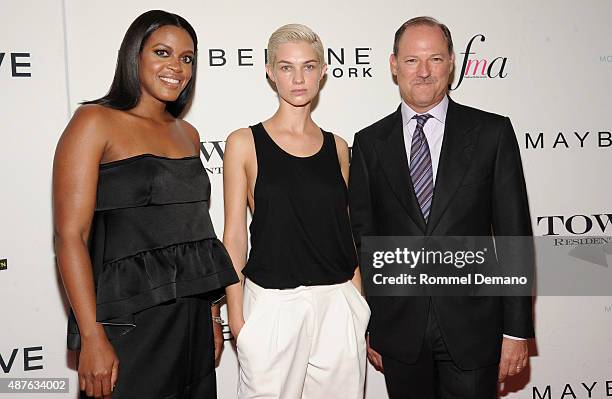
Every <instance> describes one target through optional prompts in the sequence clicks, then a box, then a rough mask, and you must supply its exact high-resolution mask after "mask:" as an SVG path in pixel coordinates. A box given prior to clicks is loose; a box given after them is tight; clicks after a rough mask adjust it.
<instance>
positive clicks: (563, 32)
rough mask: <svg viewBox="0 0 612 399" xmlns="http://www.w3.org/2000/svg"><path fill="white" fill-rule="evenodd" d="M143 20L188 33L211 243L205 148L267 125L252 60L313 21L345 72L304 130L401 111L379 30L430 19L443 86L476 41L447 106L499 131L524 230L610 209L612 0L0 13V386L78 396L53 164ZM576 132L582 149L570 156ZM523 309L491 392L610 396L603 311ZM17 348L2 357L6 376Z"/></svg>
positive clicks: (603, 303)
mask: <svg viewBox="0 0 612 399" xmlns="http://www.w3.org/2000/svg"><path fill="white" fill-rule="evenodd" d="M153 8H160V9H165V10H167V11H171V12H175V13H178V14H180V15H182V16H183V17H185V18H186V19H187V20H189V21H190V22H191V24H192V25H193V26H194V28H195V29H196V31H197V33H198V37H199V40H200V45H199V70H198V83H197V92H196V98H195V101H194V103H193V106H192V107H191V109H190V111H189V113H188V114H187V115H186V119H187V120H189V121H190V122H191V123H192V124H194V125H195V126H196V127H197V128H198V130H199V131H200V135H201V139H202V141H203V154H202V159H203V161H204V163H205V166H206V167H207V168H208V170H209V173H210V177H211V182H212V185H213V193H212V198H213V200H212V208H211V213H212V217H213V220H214V222H215V225H216V230H217V234H218V235H219V236H221V234H222V227H223V211H222V204H223V192H222V174H221V172H222V169H221V166H222V158H221V156H222V151H219V150H222V149H223V148H224V140H225V138H226V137H227V135H228V134H229V133H230V132H231V131H233V130H235V129H237V128H239V127H244V126H248V125H250V124H254V123H257V122H259V121H261V120H263V119H266V118H267V117H269V116H270V115H271V114H272V113H273V112H274V110H275V109H276V105H277V99H276V96H275V93H274V91H273V90H272V89H271V88H270V86H269V85H268V83H267V81H266V79H265V75H264V65H263V64H264V48H265V46H266V43H267V39H268V37H269V35H270V33H271V32H272V31H273V30H274V29H276V28H277V27H278V26H280V25H282V24H285V23H289V22H299V23H304V24H307V25H309V26H311V27H312V28H313V29H314V30H315V31H317V32H318V33H319V34H320V36H321V37H322V39H323V42H324V44H325V46H326V47H328V48H330V49H331V50H332V51H333V52H334V54H336V55H338V57H339V58H341V57H340V55H341V54H342V52H344V60H343V61H344V63H340V62H339V61H338V60H337V59H336V58H335V57H334V56H333V55H332V56H331V60H330V61H331V62H330V66H329V67H330V72H329V74H328V77H327V79H326V82H325V84H324V86H323V88H322V91H321V96H320V100H319V103H318V106H317V108H316V109H315V112H314V117H315V120H316V121H317V122H318V123H319V124H320V125H321V126H322V127H324V128H325V129H327V130H331V131H333V132H335V133H337V134H340V135H342V136H344V137H345V138H346V139H347V141H348V142H349V143H351V142H352V136H353V134H354V133H355V132H356V131H358V130H359V129H361V128H363V127H365V126H367V125H369V124H370V123H372V122H374V121H375V120H377V119H379V118H381V117H382V116H384V115H387V114H388V113H390V112H392V111H393V110H394V109H395V108H396V107H397V105H398V104H399V95H398V90H397V87H396V86H395V85H394V83H393V81H392V79H391V74H390V71H389V66H388V57H389V54H390V52H391V48H392V42H393V34H394V32H395V30H396V29H397V27H398V26H399V25H400V24H401V23H402V22H404V21H405V20H407V19H409V18H411V17H413V16H417V15H431V16H434V17H436V18H438V19H439V20H441V21H442V22H444V23H446V24H447V25H448V26H449V28H450V29H451V32H452V33H453V38H454V42H455V52H456V59H457V61H456V68H457V73H456V78H455V84H457V82H458V80H459V76H460V74H461V69H462V63H463V60H464V56H465V54H462V53H465V52H466V46H467V45H468V42H470V39H472V38H473V37H474V36H476V35H483V36H484V38H485V41H484V42H482V41H480V40H479V38H476V39H475V40H473V42H472V45H471V49H470V51H469V52H470V53H471V54H469V56H468V58H469V59H470V60H471V62H472V68H470V69H469V71H467V76H466V77H464V79H463V80H462V81H461V84H460V85H459V87H458V88H457V89H456V90H454V91H453V92H452V94H451V95H452V97H453V98H454V99H455V100H456V101H458V102H461V103H465V104H468V105H472V106H475V107H478V108H482V109H485V110H488V111H492V112H496V113H500V114H504V115H508V116H509V117H510V118H511V120H512V122H513V124H514V127H515V130H516V134H517V139H518V142H519V145H520V147H521V152H522V156H523V164H524V169H525V175H526V179H527V186H528V192H529V199H530V208H531V213H532V219H533V225H534V230H535V232H536V234H538V235H544V234H547V233H549V231H548V226H547V220H548V219H543V220H541V221H540V222H538V220H539V218H542V217H547V216H560V217H562V218H563V219H564V220H567V219H568V218H570V217H571V216H573V215H585V216H586V217H589V218H591V219H592V220H594V219H593V218H594V217H593V216H592V215H606V214H610V213H612V209H611V203H610V199H609V198H610V194H611V190H610V188H609V184H606V183H608V182H609V172H608V171H609V170H610V167H612V157H610V155H611V153H612V138H611V137H610V132H611V131H612V118H611V117H610V113H609V101H608V100H609V97H610V88H611V87H612V46H611V45H610V37H612V25H610V23H609V16H610V15H612V3H610V2H609V1H608V0H593V1H590V2H588V4H587V5H581V4H578V3H577V2H571V1H568V0H564V1H558V2H555V3H554V6H552V5H550V4H549V3H545V2H532V1H528V0H517V1H514V2H503V1H499V0H495V1H490V2H488V3H483V2H468V3H466V2H454V1H450V0H444V1H436V2H407V1H399V0H387V1H384V2H374V3H373V2H371V1H366V0H352V1H346V0H337V1H335V2H331V3H330V2H326V1H323V0H311V1H310V2H306V3H299V4H288V3H287V2H284V1H279V0H269V1H265V2H252V1H234V2H211V1H202V0H199V1H197V0H184V1H183V2H181V4H180V5H173V6H172V7H170V8H169V7H168V3H167V2H163V1H157V0H155V1H151V0H147V1H144V0H138V1H136V0H130V1H125V0H124V1H117V0H107V1H104V2H83V1H77V0H64V1H61V0H47V1H45V2H40V1H33V0H31V1H22V0H20V1H17V0H2V3H1V4H0V15H1V16H2V22H1V23H0V38H2V40H0V54H2V53H4V54H5V55H4V56H2V55H0V57H2V58H0V59H1V60H2V62H1V63H0V90H1V92H2V100H1V104H2V107H0V120H1V121H2V122H1V126H2V129H1V133H0V134H1V135H2V136H1V141H0V143H1V147H0V148H2V151H0V183H1V184H2V191H1V194H0V198H1V202H0V218H1V219H0V220H1V221H2V226H3V228H2V229H0V262H1V260H2V259H6V265H7V267H6V270H1V267H0V300H1V301H2V306H1V307H0V312H1V317H0V355H1V356H2V360H3V369H1V370H2V371H1V372H0V378H2V377H68V378H70V381H71V392H72V393H70V394H66V395H56V397H61V398H64V397H65V398H74V397H75V392H76V391H75V390H76V372H75V371H74V366H73V365H72V363H73V361H72V360H73V359H72V356H71V355H70V354H68V353H67V352H66V350H65V318H66V313H65V305H64V300H63V295H62V293H61V287H60V285H59V281H58V277H57V273H56V269H55V265H54V258H53V251H52V224H51V212H50V209H51V204H50V184H51V181H50V177H51V163H52V156H53V151H54V147H55V143H56V142H57V139H58V137H59V135H60V134H61V131H62V129H63V127H64V126H65V124H66V123H67V121H68V119H69V117H70V115H71V114H72V113H73V112H74V110H75V109H76V108H77V107H78V103H79V102H81V101H83V100H88V99H93V98H98V97H100V96H102V95H103V94H104V93H105V92H106V90H107V89H108V87H109V85H110V82H111V80H112V76H113V72H114V66H115V62H116V54H117V51H118V48H119V44H120V42H121V39H122V37H123V35H124V33H125V31H126V29H127V27H128V26H129V24H130V23H131V22H132V21H133V20H134V18H135V17H136V16H138V15H139V14H141V13H142V12H144V11H146V10H149V9H153ZM239 51H241V54H242V56H243V58H242V63H243V64H248V63H250V64H253V65H252V66H251V65H239V63H240V61H239ZM211 52H212V54H213V58H211V57H210V54H211ZM221 52H224V53H225V55H224V59H225V64H224V65H222V66H211V64H216V63H220V62H221V61H222V59H221V58H219V57H218V56H219V54H221ZM11 53H21V54H23V53H28V54H29V56H23V55H18V56H14V57H13V58H14V59H15V62H17V63H29V64H30V66H23V65H21V66H17V67H16V72H17V74H19V73H24V72H28V73H30V74H31V76H30V77H26V76H13V75H14V74H13V70H12V65H11V64H12V62H11V61H12V60H11ZM356 54H358V57H356ZM246 57H252V58H246ZM498 57H501V58H498ZM475 60H480V62H481V64H480V65H481V66H482V62H484V61H486V62H487V63H488V66H490V68H491V71H490V74H489V75H490V76H488V75H487V74H486V73H485V74H484V75H481V74H480V68H478V69H479V71H478V73H475V74H474V73H473V69H474V62H475ZM491 64H492V65H491ZM502 64H503V65H504V67H503V69H501V70H500V67H501V66H502ZM485 72H486V71H485ZM353 75H357V76H353ZM474 75H475V76H474ZM500 75H501V76H504V77H501V76H500ZM453 87H454V86H453ZM587 133H588V134H587ZM540 134H541V141H540V142H539V143H541V144H542V147H543V148H540V146H539V143H538V147H537V148H532V147H533V146H529V145H528V143H529V141H528V140H527V135H529V136H530V137H531V138H532V140H533V141H534V142H535V141H536V139H537V138H538V135H540ZM577 135H578V136H580V137H581V138H584V139H583V141H582V145H581V141H580V140H579V139H578V136H577ZM555 141H556V144H555ZM604 218H605V216H604ZM578 219H580V218H578ZM560 220H561V219H560V218H557V219H555V221H554V226H553V227H554V229H555V234H560V235H572V231H573V232H580V233H581V232H582V231H583V230H584V228H583V227H584V222H583V223H582V224H580V220H575V221H574V222H575V225H571V224H570V225H568V226H565V225H564V224H563V223H562V222H561V221H560ZM568 228H569V229H570V230H569V231H568ZM591 234H599V235H602V234H603V235H611V234H612V223H610V224H608V225H606V226H605V227H604V228H603V229H601V228H600V227H599V226H598V224H597V223H594V227H593V229H592V230H591V231H587V232H585V233H584V235H591ZM0 264H1V263H0ZM535 309H536V310H535V313H536V334H537V337H538V339H537V344H533V345H532V348H531V349H532V357H531V367H530V369H529V370H528V373H526V374H524V375H521V376H520V377H517V378H515V379H512V380H511V381H510V382H509V383H508V384H506V386H505V387H503V389H502V397H507V398H513V399H514V398H517V399H518V398H520V399H527V398H533V399H537V398H551V399H552V398H562V399H566V398H604V397H612V381H611V380H612V360H611V359H612V347H611V346H610V344H609V331H610V329H611V327H612V299H611V298H610V297H539V298H538V299H537V301H536V307H535ZM39 347H42V349H36V348H39ZM24 348H35V349H30V356H42V359H38V360H35V361H32V362H30V365H39V366H42V369H36V370H30V371H27V370H24V361H23V353H24ZM15 349H17V355H16V357H15V360H14V362H13V363H12V366H11V368H10V370H5V369H7V366H6V365H7V362H8V360H9V358H10V357H11V355H12V353H13V351H14V350H15ZM217 376H218V377H217V378H218V383H219V398H221V399H225V398H232V397H234V396H235V389H236V388H235V387H236V377H237V365H236V360H235V355H234V350H233V347H232V345H231V344H230V343H229V342H228V343H226V348H225V352H224V354H223V359H222V362H221V365H220V367H219V368H218V369H217ZM593 384H595V385H593ZM585 386H586V387H588V389H591V395H589V394H588V390H587V389H586V388H585ZM547 389H548V391H547ZM1 397H8V396H6V395H4V396H3V394H0V398H1ZM19 397H22V398H26V397H28V395H27V394H23V395H20V396H19ZM32 397H34V398H36V397H40V396H39V395H33V396H32ZM47 397H50V395H48V396H47ZM366 397H367V398H368V399H384V398H386V393H385V389H384V380H383V378H382V375H381V374H379V373H377V372H376V371H374V370H373V369H371V368H370V370H369V374H368V382H367V394H366Z"/></svg>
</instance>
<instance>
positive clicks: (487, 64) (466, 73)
mask: <svg viewBox="0 0 612 399" xmlns="http://www.w3.org/2000/svg"><path fill="white" fill-rule="evenodd" d="M486 40H487V39H486V37H485V35H483V34H481V33H479V34H477V35H474V36H473V37H472V38H471V39H470V40H469V41H468V43H467V45H466V47H465V51H464V52H462V53H460V54H461V55H463V58H462V60H461V72H460V73H459V76H456V77H455V79H456V81H457V84H456V85H455V87H451V90H457V89H458V88H459V86H461V83H463V80H464V79H505V78H506V77H508V72H507V64H508V57H504V56H494V57H491V56H481V55H480V53H479V52H478V50H480V48H481V47H480V46H479V44H480V43H483V42H485V41H486ZM458 58H459V57H458ZM458 61H459V59H457V60H455V63H457V62H458Z"/></svg>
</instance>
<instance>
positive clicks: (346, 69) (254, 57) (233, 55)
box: [198, 46, 374, 79]
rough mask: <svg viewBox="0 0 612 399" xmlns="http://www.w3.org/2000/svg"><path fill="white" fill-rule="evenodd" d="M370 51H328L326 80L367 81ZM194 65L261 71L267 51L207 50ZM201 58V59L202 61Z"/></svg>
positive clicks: (349, 48)
mask: <svg viewBox="0 0 612 399" xmlns="http://www.w3.org/2000/svg"><path fill="white" fill-rule="evenodd" d="M371 53H372V48H371V47H370V46H363V47H328V48H327V49H326V52H325V61H326V62H327V66H328V70H327V74H328V75H329V76H330V77H333V78H336V79H341V78H346V79H355V78H366V79H367V78H371V77H373V72H374V71H373V68H372V65H371V60H370V55H371ZM200 54H201V55H200V56H199V59H198V62H199V63H200V65H202V64H203V65H206V66H207V67H209V68H211V69H214V68H224V67H238V68H254V67H257V68H261V69H262V70H263V65H264V64H265V63H266V62H267V61H268V51H267V49H263V50H261V49H255V48H237V49H227V48H209V49H208V50H207V51H203V52H201V53H200ZM202 56H204V57H205V59H204V60H202V59H201V58H202Z"/></svg>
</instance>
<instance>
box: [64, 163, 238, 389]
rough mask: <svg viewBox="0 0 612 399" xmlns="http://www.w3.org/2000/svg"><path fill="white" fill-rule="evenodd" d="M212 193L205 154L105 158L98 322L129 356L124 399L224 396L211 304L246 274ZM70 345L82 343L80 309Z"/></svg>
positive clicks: (97, 233)
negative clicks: (220, 233) (224, 233)
mask: <svg viewBox="0 0 612 399" xmlns="http://www.w3.org/2000/svg"><path fill="white" fill-rule="evenodd" d="M209 199H210V181H209V179H208V176H207V174H206V171H205V169H204V167H203V165H202V163H201V161H200V158H199V157H198V156H193V157H187V158H180V159H173V158H165V157H160V156H155V155H150V154H144V155H140V156H135V157H131V158H127V159H123V160H119V161H115V162H110V163H107V164H102V165H100V172H99V178H98V191H97V199H96V208H95V213H94V218H93V222H92V227H91V238H90V256H91V261H92V266H93V274H94V281H95V287H96V317H97V321H98V322H99V323H102V324H103V325H104V329H105V331H106V334H107V336H108V338H109V339H110V341H111V343H112V344H113V346H114V347H115V350H116V351H117V355H118V357H119V360H120V366H119V367H120V373H119V381H118V383H117V388H116V389H115V392H114V394H113V397H114V398H115V397H130V398H135V397H142V398H144V397H147V398H157V397H160V398H162V397H163V398H191V397H196V396H197V397H202V398H209V397H216V395H215V394H214V388H215V385H214V379H215V376H214V353H213V350H214V343H213V341H212V329H211V323H210V304H211V302H212V301H214V300H215V299H216V298H219V297H220V296H221V295H222V293H223V287H225V286H227V285H230V284H233V283H235V282H237V281H238V277H237V275H236V273H235V271H234V268H233V266H232V262H231V259H230V258H229V256H228V254H227V252H226V250H225V248H224V247H223V244H222V243H221V242H220V241H219V240H218V239H217V237H216V235H215V232H214V229H213V225H212V221H211V219H210V215H209V212H208V207H209ZM68 347H69V349H78V348H79V347H80V336H79V331H78V326H77V323H76V320H75V318H74V315H73V314H72V312H71V314H70V317H69V321H68ZM198 351H199V352H201V353H198ZM211 356H212V358H211ZM210 384H212V389H211V388H210ZM212 395H215V396H212Z"/></svg>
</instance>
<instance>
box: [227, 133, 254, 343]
mask: <svg viewBox="0 0 612 399" xmlns="http://www.w3.org/2000/svg"><path fill="white" fill-rule="evenodd" d="M252 147H253V143H252V138H251V132H250V130H249V129H240V130H237V131H235V132H233V133H232V134H230V136H229V137H228V139H227V141H226V144H225V154H224V157H223V198H224V211H225V225H224V229H223V244H224V245H225V248H226V249H227V252H228V253H229V255H230V257H231V259H232V262H233V264H234V268H235V269H236V274H238V277H239V278H240V281H239V282H238V283H236V284H233V285H230V286H228V287H226V288H225V292H226V294H227V311H228V318H229V325H230V330H231V332H232V335H234V337H236V338H237V337H238V334H239V333H240V330H241V329H242V326H243V325H244V318H243V315H242V294H243V293H242V283H243V281H244V276H243V275H242V268H243V267H244V265H245V264H246V256H247V225H246V217H247V196H248V192H249V191H248V179H247V160H249V159H250V158H251V156H250V152H251V151H252Z"/></svg>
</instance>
